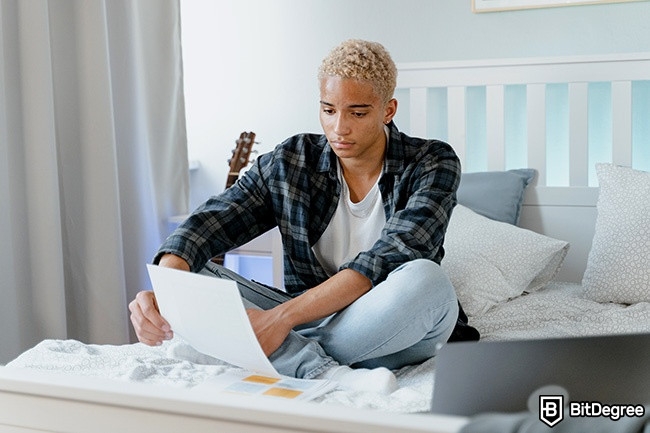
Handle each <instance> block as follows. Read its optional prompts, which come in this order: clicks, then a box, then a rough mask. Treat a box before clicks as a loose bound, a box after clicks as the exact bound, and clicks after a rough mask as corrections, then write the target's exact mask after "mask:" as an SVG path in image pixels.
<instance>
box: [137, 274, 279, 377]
mask: <svg viewBox="0 0 650 433" xmlns="http://www.w3.org/2000/svg"><path fill="white" fill-rule="evenodd" d="M147 270H148V271H149V278H150V279H151V284H152V285H153V290H154V293H155V295H156V301H157V302H158V308H159V309H160V313H161V314H162V316H163V317H164V318H165V319H166V320H167V321H168V322H169V324H170V325H171V327H172V331H173V332H174V333H175V334H178V335H179V336H181V337H182V338H184V339H185V340H186V341H187V342H188V343H189V344H190V345H191V346H192V347H194V348H195V349H196V350H198V351H199V352H202V353H205V354H206V355H210V356H212V357H214V358H217V359H220V360H222V361H226V362H228V363H230V364H233V365H236V366H238V367H242V368H244V369H246V370H250V371H253V372H256V373H261V374H264V375H267V376H272V377H280V375H279V374H278V372H277V371H276V370H275V368H273V365H271V362H270V361H269V359H268V358H267V357H266V355H264V352H263V351H262V347H261V346H260V344H259V342H258V341H257V338H256V337H255V333H254V332H253V327H252V326H251V324H250V321H249V320H248V315H247V314H246V310H245V309H244V304H243V303H242V300H241V298H240V295H239V290H238V289H237V283H235V282H234V281H231V280H225V279H222V278H214V277H210V276H207V275H201V274H195V273H192V272H184V271H179V270H176V269H170V268H164V267H161V266H155V265H150V264H148V265H147Z"/></svg>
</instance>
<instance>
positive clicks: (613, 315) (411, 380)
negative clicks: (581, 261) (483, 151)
mask: <svg viewBox="0 0 650 433" xmlns="http://www.w3.org/2000/svg"><path fill="white" fill-rule="evenodd" d="M581 293H582V292H581V288H580V286H577V285H571V284H551V285H549V286H548V287H546V288H544V289H542V290H540V291H538V292H535V293H533V294H529V295H524V296H521V297H518V298H516V299H513V300H511V301H509V302H506V303H503V304H500V305H497V306H495V307H494V308H492V309H491V310H490V311H488V312H487V313H486V314H485V315H483V316H481V317H474V318H471V322H472V324H473V325H474V326H476V327H477V328H478V329H479V330H480V331H481V333H482V337H483V340H484V341H494V340H504V339H526V338H548V337H558V336H571V335H597V334H615V333H650V304H649V303H639V304H635V305H632V306H625V305H619V304H600V303H596V302H593V301H590V300H587V299H584V298H583V297H582V296H581ZM7 367H16V368H32V369H40V370H48V371H56V372H62V373H70V374H76V375H87V376H98V377H104V378H112V379H116V380H125V381H136V382H148V383H158V384H168V385H170V386H177V387H193V386H196V385H198V384H200V383H202V382H203V381H205V380H206V379H209V378H211V377H214V376H217V375H219V374H222V373H224V372H226V371H228V370H231V369H235V367H233V366H231V365H229V364H226V363H224V362H221V361H219V360H217V359H214V358H211V357H209V356H206V355H203V354H201V353H199V352H197V351H196V350H194V349H192V347H190V346H189V345H188V344H187V343H185V342H184V341H182V340H180V339H174V340H172V341H169V342H166V343H165V344H163V345H162V346H160V347H149V346H145V345H143V344H131V345H123V346H110V345H93V344H84V343H81V342H78V341H74V340H46V341H43V342H42V343H40V344H39V345H37V346H36V347H34V348H32V349H30V350H28V351H26V352H25V353H23V354H22V355H20V356H19V357H18V358H17V359H15V360H14V361H12V362H11V363H9V364H8V365H7ZM434 367H435V358H432V359H429V360H427V361H426V362H424V363H422V364H420V365H415V366H410V367H405V368H403V369H401V370H399V371H398V372H396V373H397V378H398V385H399V389H398V390H397V391H395V392H393V393H392V394H391V395H380V394H374V393H363V392H350V391H343V390H340V389H336V390H334V391H330V392H329V393H327V394H325V395H324V396H321V397H319V398H318V399H317V400H316V401H318V402H321V403H326V404H337V405H345V406H349V407H356V408H368V409H379V410H383V411H389V412H403V413H412V412H421V411H426V410H428V408H429V405H430V402H431V394H432V390H433V384H434Z"/></svg>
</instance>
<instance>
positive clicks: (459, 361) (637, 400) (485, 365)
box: [431, 334, 650, 416]
mask: <svg viewBox="0 0 650 433" xmlns="http://www.w3.org/2000/svg"><path fill="white" fill-rule="evenodd" d="M435 368H436V372H435V385H434V390H433V398H432V403H431V411H432V412H434V413H438V414H447V415H460V416H472V415H476V414H478V413H484V412H521V411H526V410H529V409H530V410H531V411H533V412H535V411H538V410H539V404H540V395H541V396H546V395H549V396H558V395H561V396H562V397H561V398H563V400H560V401H561V402H562V401H563V402H564V405H568V404H569V403H570V402H599V403H602V404H610V405H611V404H630V405H632V404H633V405H648V404H650V334H631V335H609V336H593V337H571V338H554V339H548V340H517V341H498V342H455V343H448V344H445V345H443V346H442V348H441V349H440V351H439V353H438V355H437V356H436V367H435Z"/></svg>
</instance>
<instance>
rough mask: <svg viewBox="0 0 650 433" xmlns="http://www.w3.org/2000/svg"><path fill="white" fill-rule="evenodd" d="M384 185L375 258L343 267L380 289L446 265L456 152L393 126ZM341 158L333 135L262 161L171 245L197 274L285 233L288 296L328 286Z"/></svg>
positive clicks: (306, 139)
mask: <svg viewBox="0 0 650 433" xmlns="http://www.w3.org/2000/svg"><path fill="white" fill-rule="evenodd" d="M389 128H390V138H389V143H388V147H387V151H386V157H385V162H384V171H383V173H382V176H381V178H380V180H379V188H380V191H381V195H382V199H383V204H384V211H385V213H386V225H385V227H384V229H383V231H382V234H381V237H380V239H379V240H377V242H376V243H375V244H374V245H373V247H372V248H371V249H370V250H368V251H363V252H361V253H359V255H357V257H355V258H354V259H353V260H351V261H350V262H348V263H345V264H344V265H343V266H341V269H345V268H350V269H353V270H355V271H358V272H360V273H361V274H363V275H365V276H366V277H368V278H369V279H370V280H371V281H372V283H373V284H375V285H376V284H378V283H380V282H381V281H383V280H384V279H385V278H386V277H387V275H388V274H389V273H390V272H391V271H392V270H394V269H395V268H397V267H398V266H400V265H402V264H403V263H405V262H408V261H410V260H414V259H418V258H426V259H430V260H434V261H435V262H437V263H440V261H441V259H442V257H443V255H444V249H443V247H442V245H443V241H444V234H445V230H446V228H447V224H448V222H449V218H450V216H451V212H452V209H453V207H454V206H455V204H456V189H457V188H458V184H459V181H460V172H461V169H460V162H459V160H458V158H457V156H456V154H455V153H454V151H453V149H452V148H451V146H449V145H448V144H447V143H444V142H441V141H437V140H424V139H420V138H413V137H409V136H407V135H405V134H403V133H400V132H399V131H398V129H397V127H396V126H395V125H394V124H393V123H391V124H390V125H389ZM340 192H341V185H340V183H339V180H338V178H337V166H336V155H335V154H334V152H333V151H332V150H331V148H330V146H329V144H328V142H327V139H326V137H325V136H324V135H317V134H300V135H296V136H294V137H291V138H289V139H287V140H286V141H285V142H283V143H282V144H280V145H278V146H277V147H276V148H275V149H274V150H273V151H272V152H270V153H267V154H264V155H261V156H259V157H258V158H257V160H256V161H255V163H254V165H253V166H252V167H251V168H250V169H249V170H248V171H246V172H245V174H244V175H243V176H242V177H241V178H240V179H239V180H238V181H237V182H236V183H235V184H234V185H233V186H231V187H230V188H228V189H227V190H226V191H224V192H223V193H222V194H219V195H217V196H214V197H212V198H210V199H209V200H208V201H206V202H205V203H204V204H203V205H201V206H200V207H199V208H197V210H195V211H194V212H193V213H192V214H191V215H190V216H189V217H188V219H187V220H186V221H184V222H183V223H182V224H181V225H180V226H179V227H178V228H177V229H176V230H175V231H174V232H173V233H172V234H171V235H170V236H169V238H168V239H167V240H166V241H165V242H164V243H163V245H162V246H161V248H160V250H159V252H158V254H157V256H156V259H155V262H157V261H158V259H159V258H160V256H161V255H162V254H164V253H173V254H176V255H178V256H180V257H182V258H183V259H185V260H186V261H187V262H188V263H189V264H190V267H191V270H192V271H194V272H197V271H199V270H200V269H201V268H203V266H204V265H205V263H206V262H207V261H208V260H209V259H210V258H211V257H213V256H215V255H219V254H222V253H224V252H226V251H228V250H230V249H232V248H235V247H237V246H240V245H243V244H244V243H246V242H248V241H250V240H251V239H253V238H255V237H257V236H259V235H261V234H262V233H264V232H266V231H267V230H269V229H271V228H273V227H276V226H277V227H278V228H279V230H280V233H281V237H282V242H283V247H284V272H285V289H286V290H287V292H288V293H291V294H299V293H301V292H303V291H305V290H307V289H309V288H312V287H314V286H316V285H318V284H320V283H321V282H323V281H324V280H326V279H327V278H328V275H327V274H326V272H325V270H324V269H323V267H322V266H321V265H320V263H319V262H318V260H317V259H316V256H315V255H314V253H313V251H312V246H313V245H314V244H315V243H316V241H318V239H319V238H320V236H321V235H322V234H323V232H324V231H325V229H326V227H327V225H328V224H329V222H330V220H331V218H332V216H333V215H334V211H335V210H336V207H337V204H338V200H339V197H340Z"/></svg>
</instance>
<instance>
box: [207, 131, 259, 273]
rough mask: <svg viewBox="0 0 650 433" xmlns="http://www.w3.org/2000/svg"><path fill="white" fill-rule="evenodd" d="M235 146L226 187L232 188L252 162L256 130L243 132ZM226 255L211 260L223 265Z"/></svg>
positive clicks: (229, 164)
mask: <svg viewBox="0 0 650 433" xmlns="http://www.w3.org/2000/svg"><path fill="white" fill-rule="evenodd" d="M235 144H236V146H235V148H234V149H233V150H232V157H231V158H230V159H229V160H228V167H229V170H228V177H227V178H226V189H228V188H230V187H231V186H233V185H234V184H235V182H237V179H239V173H240V172H241V170H242V169H243V168H244V167H246V166H247V165H248V163H249V162H250V158H251V154H252V153H253V151H252V149H253V144H255V133H254V132H242V133H241V134H240V135H239V138H238V139H237V140H236V141H235ZM223 259H224V255H220V256H215V257H213V258H212V259H211V260H212V261H213V262H214V263H217V264H219V265H223Z"/></svg>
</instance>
